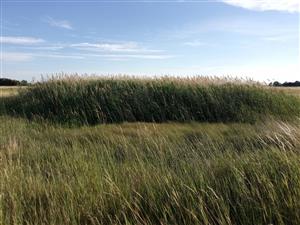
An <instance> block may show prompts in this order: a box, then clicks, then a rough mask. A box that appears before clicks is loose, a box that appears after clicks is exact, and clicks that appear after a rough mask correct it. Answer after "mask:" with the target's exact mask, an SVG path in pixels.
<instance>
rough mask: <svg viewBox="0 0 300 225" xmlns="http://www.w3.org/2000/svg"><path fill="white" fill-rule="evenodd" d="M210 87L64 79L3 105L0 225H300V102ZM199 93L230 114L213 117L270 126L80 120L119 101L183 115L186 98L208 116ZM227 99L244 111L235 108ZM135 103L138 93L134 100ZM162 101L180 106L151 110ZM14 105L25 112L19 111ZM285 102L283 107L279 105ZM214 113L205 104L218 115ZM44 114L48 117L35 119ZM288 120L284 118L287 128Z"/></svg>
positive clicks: (252, 90) (251, 89) (253, 88)
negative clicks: (246, 117)
mask: <svg viewBox="0 0 300 225" xmlns="http://www.w3.org/2000/svg"><path fill="white" fill-rule="evenodd" d="M210 81H211V80H207V81H206V82H204V83H203V82H200V81H199V80H188V79H186V80H182V79H181V80H180V79H165V80H145V79H143V80H141V79H133V80H128V79H127V78H126V79H118V80H115V79H102V80H100V81H99V80H80V79H79V80H76V79H70V80H66V79H64V80H60V81H58V80H54V81H50V82H46V83H43V84H39V85H37V86H35V87H30V88H29V89H26V90H22V91H21V93H20V95H17V96H13V97H11V98H10V97H3V98H1V100H2V101H1V107H2V109H1V110H0V112H1V115H0V133H1V135H0V177H1V180H0V207H1V208H0V209H1V210H0V221H1V223H2V224H5V225H10V224H13V225H62V224H70V225H71V224H72V225H90V224H91V225H92V224H93V225H96V224H144V225H146V224H147V225H148V224H149V225H151V224H161V225H165V224H174V225H175V224H191V225H192V224H199V225H223V224H225V225H253V224H257V225H260V224H261V225H265V224H279V225H284V224H286V225H297V224H300V167H299V165H300V155H299V151H300V121H299V119H297V116H298V114H297V107H298V106H297V104H298V102H297V100H295V98H293V97H289V96H288V95H285V94H282V93H281V92H280V93H277V92H273V91H269V90H266V89H264V88H263V87H261V86H257V85H254V84H246V85H245V84H240V83H238V84H232V83H231V84H228V82H226V83H223V82H221V81H220V82H216V83H217V84H216V83H215V84H214V85H213V84H211V82H210ZM68 82H71V83H68ZM234 85H236V86H234ZM146 87H147V88H146ZM205 88H206V89H205ZM101 90H102V91H101ZM198 90H200V91H201V92H199V93H204V94H203V96H206V97H207V96H210V97H208V99H210V100H212V99H211V98H217V97H218V98H220V99H218V98H217V99H215V101H216V102H218V104H223V105H222V106H224V107H225V108H223V109H222V108H215V109H214V110H216V111H215V112H216V113H217V114H219V113H220V114H221V115H222V116H219V115H217V116H216V118H221V119H224V118H234V117H232V115H230V116H223V115H225V112H228V113H229V112H231V111H230V110H231V109H230V108H229V109H226V107H229V106H232V107H235V108H234V109H237V110H241V109H240V108H239V107H241V105H246V106H244V107H250V106H251V107H253V108H251V109H249V110H250V111H249V112H248V113H247V114H245V115H250V116H253V115H252V113H253V112H254V114H256V113H257V112H259V113H260V114H261V115H263V117H262V118H264V120H262V119H260V120H256V119H257V115H255V117H253V118H255V120H254V121H253V120H252V119H251V121H252V123H245V122H246V121H248V120H238V119H236V118H235V119H232V120H228V119H224V121H223V122H226V123H211V121H215V120H199V121H206V122H203V123H198V122H196V120H195V118H194V117H193V119H191V118H192V116H191V117H190V118H189V119H186V118H184V120H182V119H180V120H179V119H177V118H176V120H175V119H174V120H175V121H177V122H169V123H145V122H135V123H128V122H122V121H123V119H124V117H120V118H122V120H121V119H118V120H117V122H119V123H113V124H112V123H111V122H114V121H113V120H112V121H109V120H105V121H102V120H96V122H97V123H103V122H105V123H106V124H99V125H95V126H89V125H90V124H96V122H93V123H91V122H89V121H87V122H86V121H85V120H86V119H82V118H84V117H80V116H82V115H85V117H87V116H88V115H94V114H93V113H91V112H90V111H88V110H87V109H91V108H92V109H93V104H95V105H97V104H98V105H100V104H99V99H100V100H101V96H102V95H104V97H103V98H106V100H108V99H109V100H110V101H106V105H104V106H106V107H111V106H110V105H114V103H116V104H115V105H117V106H118V107H122V104H125V103H126V102H127V103H128V102H130V103H133V105H134V102H135V101H137V100H140V101H141V104H142V105H141V106H142V107H141V109H140V110H141V111H140V112H141V113H149V114H152V115H156V114H158V115H160V114H159V113H161V112H163V111H164V110H171V109H172V110H173V111H172V112H174V113H176V110H175V107H174V108H172V104H173V103H174V104H175V105H176V107H181V106H184V107H187V106H190V105H188V104H186V105H187V106H186V105H185V101H186V99H185V98H183V97H182V96H185V95H187V96H188V97H191V98H192V99H193V104H191V103H189V104H191V105H193V106H194V104H195V103H197V104H198V105H196V106H197V107H199V108H200V109H202V110H204V107H203V106H201V105H200V103H203V102H209V100H206V101H204V100H202V102H198V100H199V99H201V98H200V97H199V96H198V95H197V94H199V93H198V92H197V91H198ZM130 91H131V92H132V93H131V92H130ZM192 91H194V92H193V94H191V93H190V92H192ZM260 91H261V93H260ZM127 92H129V93H131V94H128V95H126V94H125V93H127ZM100 93H101V94H100ZM149 93H152V94H151V95H150V94H149ZM154 93H155V94H154ZM208 93H210V95H209V94H208ZM225 93H226V94H228V95H229V96H227V97H228V98H230V99H231V100H233V101H237V102H238V101H240V103H234V104H233V105H231V103H230V101H229V100H226V95H225ZM134 94H140V95H138V97H136V98H135V97H134ZM48 95H49V96H48ZM65 95H66V96H65ZM124 96H131V98H133V99H131V98H129V99H130V101H129V100H128V99H125V98H124ZM153 96H155V97H153ZM170 96H171V97H170ZM193 96H196V97H193ZM221 97H222V98H221ZM120 98H123V99H122V100H123V101H125V102H122V101H120ZM147 98H150V99H148V100H147ZM160 98H164V99H168V101H170V99H173V98H175V100H176V101H175V100H174V101H173V102H171V103H172V104H171V103H168V104H166V105H165V106H168V107H169V106H170V107H171V108H166V109H165V108H161V109H160V111H159V110H156V111H149V108H147V104H148V103H149V102H150V103H151V101H153V102H160V101H161V100H160ZM223 98H224V99H223ZM51 99H52V103H51V101H50V100H51ZM134 100H135V101H134ZM221 100H223V101H225V102H226V104H225V103H220V102H221ZM166 101H167V100H166ZM247 101H249V102H247ZM16 102H19V105H13V103H14V104H15V103H16ZM103 102H104V101H102V100H101V101H100V103H101V106H102V107H103V104H102V103H103ZM117 103H118V104H119V105H118V104H117ZM121 103H122V104H121ZM279 103H281V104H283V106H282V105H279V106H277V104H279ZM135 104H137V103H135ZM157 104H158V103H157ZM159 104H160V103H159ZM210 104H211V105H210ZM210 104H208V103H207V104H206V106H207V107H208V106H211V107H212V108H213V107H217V106H218V104H217V103H215V104H213V103H210ZM264 105H267V106H268V107H273V108H271V109H269V108H268V109H266V108H264V107H266V106H264ZM134 106H135V105H134ZM160 106H161V105H160ZM7 107H11V108H9V109H7ZM34 107H36V108H37V109H36V108H34ZM39 107H40V108H39ZM43 107H44V108H43ZM51 107H52V108H51ZM82 107H91V108H82ZM118 107H116V111H114V110H112V109H110V110H112V111H113V112H114V113H116V115H123V114H120V112H119V111H121V112H124V111H122V110H124V109H123V108H121V109H120V108H118ZM145 107H146V108H145ZM201 107H203V108H201ZM260 107H262V109H261V108H260ZM49 108H50V109H49ZM69 108H71V109H69ZM125 108H126V109H127V108H128V106H127V105H126V104H125ZM212 108H210V110H211V111H213V109H212ZM131 109H132V108H131ZM134 109H135V108H134ZM187 109H189V110H192V109H197V108H196V107H195V108H187ZM10 110H14V113H12V111H10ZM18 110H20V111H18ZM29 110H32V113H33V112H34V116H32V115H31V116H30V115H29ZM72 110H83V111H84V113H85V114H76V111H73V113H75V114H76V115H75V116H74V115H71V116H69V117H66V115H67V114H66V113H70V112H72ZM178 110H179V111H180V109H178ZM247 110H248V109H247ZM49 111H51V113H52V115H51V117H50V116H48V115H49V114H48V113H49ZM133 111H134V110H133V109H132V112H133ZM21 112H22V113H21ZM59 113H63V115H64V117H59ZM89 113H91V114H89ZM188 113H189V114H188V115H194V114H192V112H188ZM11 115H13V116H11ZM24 115H25V116H26V117H25V118H23V116H24ZM46 115H47V116H46ZM78 115H79V117H78ZM185 115H186V114H185ZM207 115H208V114H207ZM234 115H240V116H242V115H244V114H242V113H241V112H238V113H237V114H234ZM38 116H40V117H41V118H42V119H41V120H37V119H34V120H32V119H33V118H36V117H38ZM145 117H146V116H144V117H141V118H145ZM117 118H118V117H117ZM149 118H151V116H150V117H149ZM159 118H161V117H159ZM285 118H288V120H287V121H285V122H283V121H282V119H285ZM77 119H79V120H80V122H81V123H78V124H81V125H82V126H66V123H67V124H77V122H76V120H77ZM152 119H153V118H152ZM74 120H75V121H74ZM92 121H94V120H92ZM129 121H131V120H129ZM133 121H136V119H135V120H133ZM141 121H144V120H141ZM145 121H147V120H145ZM155 121H156V120H155ZM157 121H159V122H162V121H164V120H162V119H160V120H157ZM182 121H185V123H182ZM193 121H194V122H193ZM229 121H231V122H230V123H229ZM233 121H237V122H233ZM107 122H110V123H107ZM240 122H244V123H240Z"/></svg>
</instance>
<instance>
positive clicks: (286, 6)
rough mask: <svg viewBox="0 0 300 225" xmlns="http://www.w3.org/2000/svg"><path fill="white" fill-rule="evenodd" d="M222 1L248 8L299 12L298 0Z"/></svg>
mask: <svg viewBox="0 0 300 225" xmlns="http://www.w3.org/2000/svg"><path fill="white" fill-rule="evenodd" d="M222 2H224V3H227V4H230V5H234V6H238V7H242V8H246V9H250V10H258V11H267V10H276V11H287V12H291V13H292V12H300V9H299V0H222Z"/></svg>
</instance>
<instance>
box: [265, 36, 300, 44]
mask: <svg viewBox="0 0 300 225" xmlns="http://www.w3.org/2000/svg"><path fill="white" fill-rule="evenodd" d="M298 38H299V36H298V35H273V36H266V37H263V38H262V40H264V41H271V42H287V41H290V40H296V39H298Z"/></svg>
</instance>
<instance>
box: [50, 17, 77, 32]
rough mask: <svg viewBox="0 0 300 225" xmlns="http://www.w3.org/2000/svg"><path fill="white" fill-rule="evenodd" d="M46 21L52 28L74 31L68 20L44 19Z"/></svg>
mask: <svg viewBox="0 0 300 225" xmlns="http://www.w3.org/2000/svg"><path fill="white" fill-rule="evenodd" d="M44 21H45V22H46V23H48V24H49V25H50V26H52V27H59V28H63V29H67V30H73V26H72V25H71V23H70V22H69V21H67V20H56V19H53V18H52V17H50V16H48V17H46V18H45V19H44Z"/></svg>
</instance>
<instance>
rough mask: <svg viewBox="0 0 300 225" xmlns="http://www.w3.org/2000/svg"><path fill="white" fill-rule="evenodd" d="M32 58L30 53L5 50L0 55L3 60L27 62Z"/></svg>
mask: <svg viewBox="0 0 300 225" xmlns="http://www.w3.org/2000/svg"><path fill="white" fill-rule="evenodd" d="M32 59H33V57H32V56H31V55H30V54H28V53H22V52H3V53H2V54H1V55H0V60H1V61H3V62H27V61H30V60H32Z"/></svg>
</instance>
